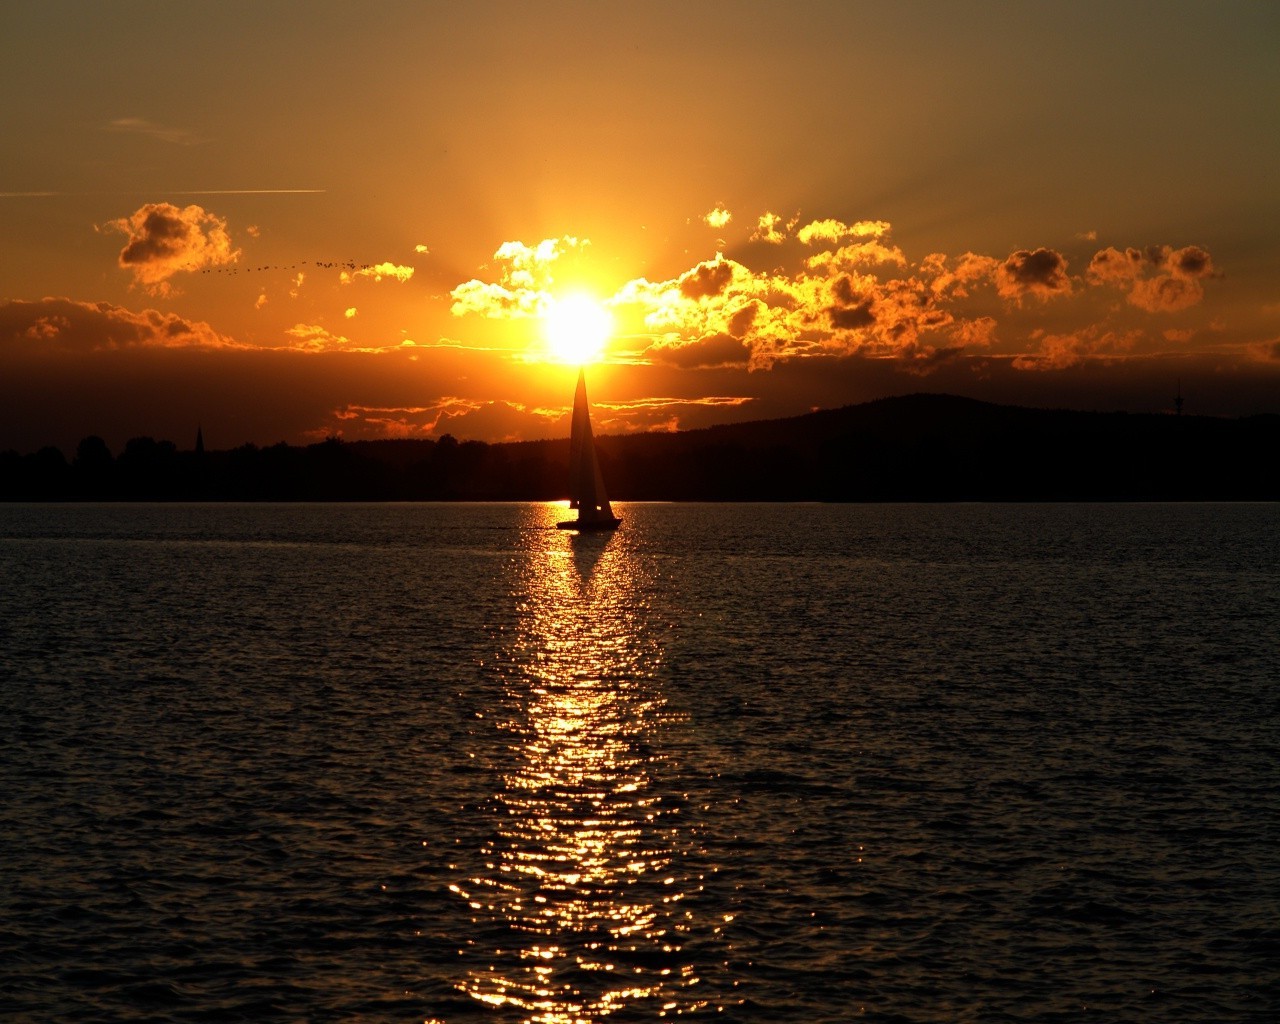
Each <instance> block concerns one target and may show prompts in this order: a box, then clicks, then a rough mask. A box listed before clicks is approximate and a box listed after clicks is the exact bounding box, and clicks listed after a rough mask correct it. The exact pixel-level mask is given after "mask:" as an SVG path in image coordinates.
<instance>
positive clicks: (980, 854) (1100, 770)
mask: <svg viewBox="0 0 1280 1024" xmlns="http://www.w3.org/2000/svg"><path fill="white" fill-rule="evenodd" d="M618 507H619V508H620V511H621V514H622V516H623V517H624V522H623V526H622V528H621V529H620V530H619V531H618V532H617V533H616V534H615V535H613V536H609V537H589V538H576V537H574V536H573V535H570V534H566V533H564V532H562V531H558V530H556V529H554V523H555V521H556V520H557V519H559V518H563V517H564V515H565V513H564V511H563V509H560V508H557V507H554V506H548V505H538V504H527V505H521V504H514V505H265V506H264V505H170V506H162V505H59V506H49V505H8V506H0V579H2V580H3V590H2V591H0V1017H3V1019H5V1020H13V1021H28V1020H29V1021H55V1020H56V1021H81V1022H89V1021H102V1022H106V1021H156V1022H161V1021H163V1022H179V1021H181V1022H187V1021H191V1022H194V1021H403V1022H421V1021H428V1022H447V1024H470V1022H483V1021H493V1022H506V1021H511V1022H525V1021H527V1022H540V1024H577V1022H598V1021H605V1020H608V1021H609V1022H611V1024H615V1022H619V1024H620V1022H631V1021H674V1020H683V1019H686V1018H690V1019H693V1020H701V1019H705V1020H717V1021H733V1022H745V1021H751V1022H757V1021H758V1022H774V1021H777V1022H791V1021H796V1022H807V1024H826V1022H838V1021H850V1020H855V1019H863V1020H868V1021H881V1022H888V1021H918V1022H943V1021H946V1022H953V1021H974V1022H977V1021H982V1022H990V1021H1045V1022H1048V1021H1080V1020H1092V1019H1098V1020H1105V1021H1109V1022H1116V1021H1133V1022H1138V1021H1142V1022H1150V1021H1169V1022H1179V1024H1185V1022H1197V1021H1204V1022H1209V1021H1215V1022H1220V1021H1250V1022H1254V1021H1256V1022H1259V1024H1261V1022H1263V1021H1267V1022H1270V1021H1274V1020H1276V1019H1280V845H1278V844H1280V832H1278V829H1277V825H1278V823H1280V791H1278V787H1277V769H1278V767H1280V714H1278V711H1280V506H1276V505H939V506H909V505H903V506H886V505H876V506H822V505H662V504H655V505H620V506H618Z"/></svg>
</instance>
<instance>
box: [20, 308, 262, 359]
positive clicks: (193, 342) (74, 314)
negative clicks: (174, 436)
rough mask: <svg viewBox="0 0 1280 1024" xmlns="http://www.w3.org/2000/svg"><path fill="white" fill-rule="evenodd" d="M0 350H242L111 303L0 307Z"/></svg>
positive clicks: (210, 333) (175, 320)
mask: <svg viewBox="0 0 1280 1024" xmlns="http://www.w3.org/2000/svg"><path fill="white" fill-rule="evenodd" d="M0 347H3V348H5V349H6V350H10V351H12V350H14V349H18V348H23V349H26V350H27V351H30V352H35V353H38V352H50V351H75V352H96V351H109V350H115V349H125V348H142V347H150V348H220V349H223V348H242V347H244V346H241V345H238V344H237V343H236V342H233V341H232V340H231V339H229V338H226V337H224V336H222V335H220V334H218V332H217V331H215V330H214V329H213V328H212V327H210V326H209V325H208V324H207V323H203V322H201V321H198V320H187V319H185V318H183V317H180V316H178V315H177V314H175V313H162V312H160V311H159V310H155V309H144V310H141V311H134V310H130V309H125V308H124V307H123V306H116V305H113V304H112V303H110V302H77V301H75V300H74V299H66V298H45V299H41V300H40V301H39V302H23V301H20V300H11V301H8V302H4V303H0Z"/></svg>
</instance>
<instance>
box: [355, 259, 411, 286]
mask: <svg viewBox="0 0 1280 1024" xmlns="http://www.w3.org/2000/svg"><path fill="white" fill-rule="evenodd" d="M357 277H371V278H373V280H374V283H375V284H376V283H378V282H380V281H381V280H382V279H383V278H384V277H386V278H390V279H391V280H392V281H399V282H400V283H401V284H404V282H406V281H408V280H409V279H410V278H412V277H413V267H406V266H400V265H397V264H395V263H376V264H374V265H373V266H368V267H361V268H360V269H359V270H357V271H355V272H354V273H352V274H348V273H346V272H345V271H344V272H343V273H342V275H341V277H340V278H339V280H341V282H342V283H343V284H350V283H351V282H352V281H353V280H355V278H357Z"/></svg>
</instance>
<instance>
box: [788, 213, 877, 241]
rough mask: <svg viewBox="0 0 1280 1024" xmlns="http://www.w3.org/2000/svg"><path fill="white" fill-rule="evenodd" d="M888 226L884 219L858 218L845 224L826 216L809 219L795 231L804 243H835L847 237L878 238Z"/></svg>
mask: <svg viewBox="0 0 1280 1024" xmlns="http://www.w3.org/2000/svg"><path fill="white" fill-rule="evenodd" d="M889 227H890V225H889V222H888V221H885V220H860V221H857V222H855V223H853V224H846V223H844V222H843V221H839V220H832V219H830V218H828V219H826V220H815V221H810V222H809V223H808V224H806V225H805V226H804V227H802V228H801V229H800V230H799V231H797V232H796V238H798V239H799V240H800V242H801V243H802V244H804V245H812V244H813V243H814V242H830V243H832V244H833V245H837V244H839V243H840V242H842V241H844V240H845V239H847V238H880V237H882V236H883V235H885V234H887V233H888V232H889Z"/></svg>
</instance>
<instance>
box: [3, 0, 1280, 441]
mask: <svg viewBox="0 0 1280 1024" xmlns="http://www.w3.org/2000/svg"><path fill="white" fill-rule="evenodd" d="M1278 52H1280V5H1276V4H1272V3H1262V2H1258V3H1253V2H1247V3H1246V2H1231V0H1227V2H1221V3H1213V4H1209V3H1200V2H1196V3H1185V2H1176V0H1175V2H1169V0H1165V2H1160V3H1147V2H1143V0H1125V2H1123V3H1115V2H1114V0H1107V2H1091V0H1084V2H1075V3H1072V4H1070V5H1065V4H1050V3H1037V2H1025V3H1023V2H968V3H965V2H945V3H943V2H938V3H932V2H910V0H906V2H904V0H894V2H886V3H881V2H857V0H838V2H808V3H806V2H794V0H793V2H789V3H785V4H784V3H776V2H768V3H766V2H749V0H744V2H735V3H723V2H715V0H704V2H703V3H699V4H688V3H683V2H682V3H642V2H636V3H627V4H622V3H617V4H614V3H599V2H596V3H557V2H538V3H528V2H524V0H522V2H493V3H485V2H476V3H469V4H452V3H451V4H444V3H439V4H437V3H426V2H415V3H407V2H383V3H375V4H369V5H357V4H352V3H350V2H349V0H344V2H340V3H339V2H329V0H308V2H299V3H284V2H271V0H261V2H253V3H242V2H235V0H232V2H227V0H219V2H217V3H213V2H209V3H201V2H178V0H175V2H131V0H120V2H116V3H98V2H93V3H88V2H79V3H75V2H68V0H38V2H28V0H7V2H6V3H4V4H3V5H0V58H2V59H0V124H3V128H4V138H5V144H4V146H3V147H0V450H5V449H15V450H17V451H20V452H27V451H34V450H36V449H38V448H39V447H41V446H44V445H56V446H59V447H61V448H62V449H63V450H64V452H66V453H67V454H68V455H70V454H71V453H72V452H74V449H75V446H76V444H77V442H78V441H79V440H80V439H81V438H83V437H86V436H88V435H91V434H96V435H98V436H101V437H102V438H103V439H104V440H106V441H107V443H108V445H109V446H110V447H111V448H112V450H113V451H116V452H117V453H118V452H119V451H120V450H121V449H122V448H123V446H124V444H125V442H126V441H127V440H128V439H130V438H132V437H136V436H151V437H155V438H162V439H169V440H173V441H174V442H175V443H177V444H178V446H179V447H180V448H189V447H191V445H192V444H193V443H194V439H195V433H196V429H197V426H199V427H200V428H201V429H202V430H203V434H204V438H205V443H206V445H207V446H208V447H210V448H231V447H235V446H238V445H241V444H245V443H254V444H258V445H268V444H274V443H277V442H279V441H285V442H288V443H290V444H303V443H309V442H312V441H317V440H322V439H324V438H326V437H333V436H337V437H342V438H344V439H347V440H356V439H365V438H381V437H407V438H433V437H439V436H441V435H442V434H445V433H449V434H452V435H453V436H455V437H457V438H459V439H477V440H485V441H499V440H519V439H532V438H544V437H557V436H563V435H566V434H567V432H568V414H569V407H570V405H571V402H572V395H573V385H574V380H575V378H576V373H577V370H576V368H575V367H574V366H572V365H568V364H566V363H564V362H563V361H559V360H557V358H556V357H555V355H554V353H553V352H552V351H551V350H550V348H549V345H548V341H547V338H546V336H545V331H544V327H543V324H544V319H545V316H546V314H547V312H548V310H549V309H551V308H552V307H553V305H554V303H555V302H556V301H557V300H559V299H562V298H563V297H565V296H567V295H570V294H585V295H588V296H591V297H592V301H594V302H596V303H598V304H599V306H600V307H601V308H602V309H604V310H605V311H607V313H608V315H609V317H610V319H611V322H612V325H613V331H612V334H611V336H610V337H609V339H608V342H607V344H606V348H605V350H604V352H603V354H602V356H601V358H600V359H599V360H598V361H597V362H595V363H593V365H591V366H590V367H589V368H588V371H587V373H588V382H589V387H590V392H591V397H592V401H593V407H594V408H593V416H594V419H595V424H596V432H597V433H622V432H631V431H638V430H673V429H692V428H698V427H705V426H709V425H712V424H716V423H725V422H732V421H740V420H756V419H767V418H773V417H777V416H785V415H794V414H799V413H803V412H807V411H809V410H811V409H816V408H835V407H839V406H843V405H849V404H853V403H858V402H863V401H868V400H871V399H875V398H881V397H885V396H890V395H899V394H909V393H913V392H920V391H928V392H947V393H953V394H961V395H967V396H971V397H974V398H980V399H984V400H989V401H996V402H1003V403H1012V404H1019V405H1029V406H1038V407H1052V408H1076V409H1098V410H1117V409H1119V410H1127V411H1130V412H1169V411H1171V410H1172V409H1173V406H1174V397H1175V395H1177V394H1179V393H1181V395H1182V396H1184V398H1185V410H1186V412H1188V413H1196V414H1204V415H1221V416H1240V415H1250V414H1256V413H1263V412H1270V413H1280V231H1278V230H1277V225H1280V187H1277V182H1280V132H1278V131H1276V127H1275V126H1276V125H1278V124H1280V61H1278V60H1277V59H1276V54H1277V53H1278Z"/></svg>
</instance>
